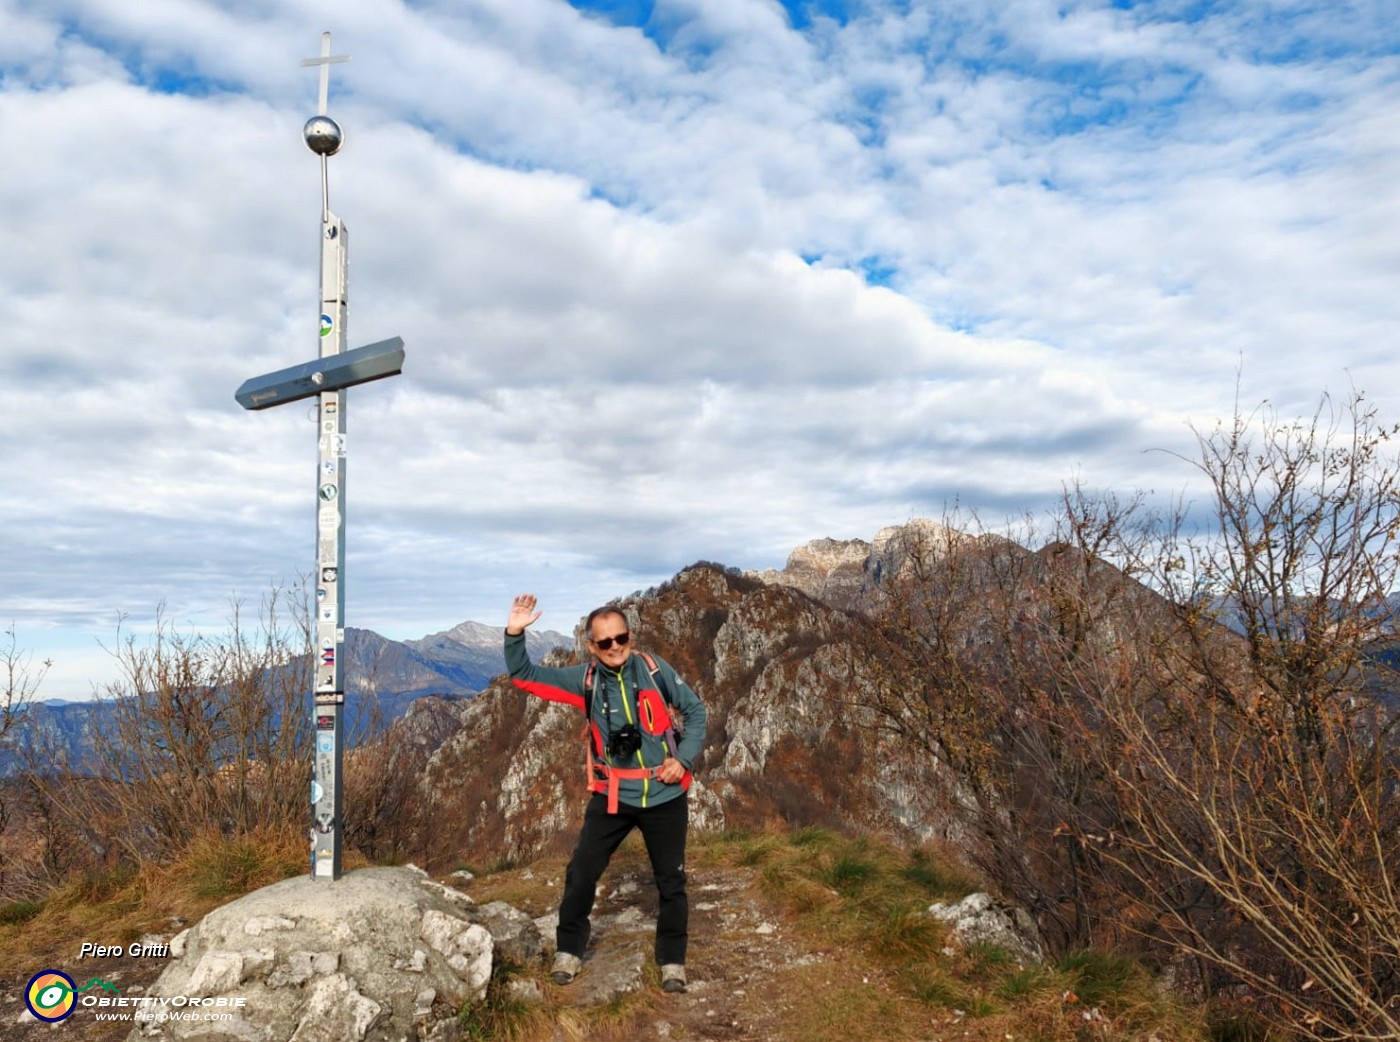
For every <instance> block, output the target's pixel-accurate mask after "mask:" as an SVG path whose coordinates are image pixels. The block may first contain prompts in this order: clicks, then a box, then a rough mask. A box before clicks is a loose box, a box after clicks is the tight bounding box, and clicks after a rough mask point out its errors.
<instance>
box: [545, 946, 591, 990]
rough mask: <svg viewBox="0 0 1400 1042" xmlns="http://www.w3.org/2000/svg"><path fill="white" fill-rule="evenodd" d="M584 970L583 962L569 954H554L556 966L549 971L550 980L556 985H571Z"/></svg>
mask: <svg viewBox="0 0 1400 1042" xmlns="http://www.w3.org/2000/svg"><path fill="white" fill-rule="evenodd" d="M581 969H583V960H582V959H580V958H579V957H578V956H577V955H570V954H569V953H568V952H555V953H554V966H553V967H551V969H550V971H549V979H550V980H552V981H553V982H554V983H555V984H569V983H571V982H572V981H573V979H574V978H575V977H577V976H578V971H579V970H581Z"/></svg>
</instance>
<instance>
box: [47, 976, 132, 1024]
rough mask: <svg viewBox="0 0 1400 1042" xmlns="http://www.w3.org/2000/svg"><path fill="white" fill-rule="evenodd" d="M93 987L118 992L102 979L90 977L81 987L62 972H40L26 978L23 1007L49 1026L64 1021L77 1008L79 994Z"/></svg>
mask: <svg viewBox="0 0 1400 1042" xmlns="http://www.w3.org/2000/svg"><path fill="white" fill-rule="evenodd" d="M93 986H100V987H102V988H105V989H106V990H107V991H119V990H120V989H118V988H117V987H115V986H114V985H111V984H108V983H107V982H106V981H105V980H100V979H98V978H97V977H93V978H92V980H90V981H88V982H87V983H86V984H84V985H83V986H82V987H81V988H80V987H78V986H77V985H76V984H74V983H73V978H72V977H70V976H68V974H66V973H64V972H63V971H62V970H40V971H39V972H38V973H36V974H34V976H32V977H30V978H29V987H27V988H25V989H24V1004H25V1005H26V1006H28V1007H29V1012H30V1013H32V1014H34V1016H35V1017H37V1018H38V1019H39V1020H42V1021H44V1022H45V1023H48V1024H57V1023H58V1022H59V1021H60V1020H67V1019H68V1017H69V1016H70V1015H71V1014H72V1013H73V1010H74V1009H75V1008H77V1005H78V993H79V992H82V991H87V990H88V988H91V987H93Z"/></svg>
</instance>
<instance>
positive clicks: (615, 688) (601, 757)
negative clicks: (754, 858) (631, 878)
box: [505, 593, 705, 992]
mask: <svg viewBox="0 0 1400 1042" xmlns="http://www.w3.org/2000/svg"><path fill="white" fill-rule="evenodd" d="M536 603H537V602H536V600H535V595H534V594H531V593H522V594H520V595H519V596H518V597H516V598H515V600H514V602H513V603H512V604H511V609H510V617H509V618H508V619H507V620H506V636H505V653H506V668H507V669H509V670H510V677H511V681H512V682H513V683H514V684H515V686H516V687H518V688H520V689H521V690H523V691H528V692H529V693H530V694H532V695H536V696H538V697H540V698H545V699H549V700H550V701H555V702H564V703H566V704H568V705H573V706H577V707H578V708H579V709H582V710H583V711H584V712H585V713H586V714H587V719H588V736H587V751H586V757H587V762H588V787H589V790H590V791H592V793H593V798H592V799H591V800H590V801H589V803H588V809H587V811H586V812H585V814H584V818H583V830H582V831H581V832H580V833H579V837H578V844H577V845H576V846H575V847H574V853H573V857H572V858H571V859H570V861H569V868H568V871H567V872H566V873H565V876H564V897H563V900H562V901H561V902H560V904H559V928H558V931H557V933H556V934H555V954H554V966H553V969H552V971H551V976H552V977H553V979H554V982H555V983H556V984H568V983H569V982H570V981H572V980H573V979H574V977H575V976H577V975H578V972H579V970H580V969H581V968H582V965H583V951H584V948H585V947H586V946H587V944H588V934H589V929H590V925H589V918H588V917H589V915H590V913H591V912H592V911H593V899H594V895H595V894H596V892H597V887H598V880H599V878H600V877H601V876H602V874H603V870H604V869H605V868H607V867H608V862H609V861H610V860H612V856H613V853H614V852H615V851H616V850H617V848H618V846H619V845H620V844H621V843H622V841H623V839H625V838H626V837H627V834H628V833H629V832H631V831H632V830H633V829H634V828H636V829H640V830H641V832H642V839H643V840H645V841H646V848H647V856H648V857H649V858H650V859H651V868H652V873H653V874H654V875H655V877H656V891H657V895H658V897H659V898H660V908H659V911H658V913H657V917H656V963H657V965H658V966H660V967H661V987H662V988H663V989H664V990H666V991H670V992H680V991H685V987H686V979H685V952H686V942H687V938H688V933H687V930H688V923H689V919H690V904H689V901H688V900H687V898H686V893H685V840H686V828H687V824H688V818H689V814H688V811H689V808H688V801H687V799H686V793H687V791H688V790H689V789H690V780H691V775H690V769H691V766H692V765H693V764H694V762H695V758H696V757H697V756H699V755H700V750H701V749H702V748H703V747H704V744H705V706H704V704H703V703H702V702H701V701H700V697H699V696H698V695H696V693H695V692H694V691H692V690H691V689H690V687H689V686H688V685H687V684H686V683H685V681H683V680H681V678H680V677H679V676H677V675H676V671H675V670H674V669H672V668H671V667H670V665H668V664H667V663H666V662H664V661H662V660H661V659H659V658H654V657H653V656H651V655H648V654H647V653H645V652H638V653H636V654H633V650H632V647H631V643H630V642H631V633H630V632H628V626H627V616H626V615H624V614H623V613H622V611H621V610H620V609H618V608H615V607H605V608H596V609H594V610H593V611H592V612H590V613H589V615H588V619H587V621H586V622H585V623H584V631H585V633H586V635H587V641H588V650H589V653H590V660H589V662H588V663H586V664H584V665H581V666H568V667H565V668H562V669H551V668H546V667H543V666H536V665H535V664H534V663H533V662H531V661H530V656H529V654H528V653H527V652H526V650H525V630H526V628H528V627H529V626H531V625H532V624H533V623H534V622H535V621H536V620H537V619H539V617H540V615H541V612H539V611H538V610H537V609H536Z"/></svg>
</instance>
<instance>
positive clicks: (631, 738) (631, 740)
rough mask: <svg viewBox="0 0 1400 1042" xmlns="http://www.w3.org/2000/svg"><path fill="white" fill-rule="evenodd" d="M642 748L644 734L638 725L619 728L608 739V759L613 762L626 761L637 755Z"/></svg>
mask: <svg viewBox="0 0 1400 1042" xmlns="http://www.w3.org/2000/svg"><path fill="white" fill-rule="evenodd" d="M641 747H642V732H641V731H639V730H637V725H636V724H628V725H626V726H625V727H619V728H618V729H617V730H616V731H614V732H613V733H612V735H611V736H610V737H609V738H608V757H609V758H610V759H613V760H626V759H630V758H631V757H633V756H636V755H637V750H638V749H640V748H641Z"/></svg>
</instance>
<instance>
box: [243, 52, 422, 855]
mask: <svg viewBox="0 0 1400 1042" xmlns="http://www.w3.org/2000/svg"><path fill="white" fill-rule="evenodd" d="M348 60H349V56H348V55H332V54H331V34H330V33H323V34H322V35H321V56H320V57H319V58H307V59H304V60H303V61H302V63H301V64H302V65H311V66H320V69H321V90H320V108H319V111H318V113H317V114H316V115H315V116H313V117H311V119H309V120H307V121H306V125H305V127H303V128H302V135H303V137H305V139H306V144H307V147H309V148H310V149H311V151H313V152H315V153H316V154H317V155H319V156H320V157H321V307H320V312H321V323H320V338H321V340H320V343H321V350H320V356H319V357H318V358H316V359H314V360H312V361H310V362H304V363H302V364H301V365H296V366H292V367H291V368H290V369H282V370H279V371H277V372H275V373H267V374H265V375H263V376H255V377H253V378H252V379H250V380H245V381H244V383H243V386H241V387H240V388H239V389H238V391H237V392H236V394H235V395H234V397H235V398H237V400H238V402H239V403H240V404H241V405H242V406H243V407H244V408H245V409H266V408H270V407H271V406H274V405H283V404H285V403H287V402H294V401H299V400H301V399H303V398H310V397H312V396H313V395H314V396H315V397H316V398H317V401H318V414H317V461H316V569H315V572H314V573H313V574H314V578H315V580H316V619H315V624H314V632H315V634H316V643H315V654H316V661H315V662H314V663H313V666H312V668H313V670H314V678H315V679H314V694H315V705H314V707H313V714H312V715H313V720H314V724H315V732H314V733H315V741H316V747H315V752H314V756H315V759H314V760H313V773H312V782H311V816H312V824H311V875H312V878H315V879H330V880H335V879H339V878H340V848H341V837H342V835H343V832H344V825H343V819H342V814H341V768H342V764H343V758H344V718H343V717H344V710H345V655H344V645H345V389H346V388H347V387H353V386H354V385H356V384H362V383H367V382H368V381H370V380H380V379H383V378H384V377H388V376H396V375H398V374H399V373H400V372H401V371H402V370H403V356H404V352H403V341H402V340H400V339H399V338H398V337H392V338H390V339H389V340H382V341H379V342H378V343H374V344H369V345H366V346H365V347H357V348H355V349H354V350H352V351H347V350H345V333H346V311H347V299H346V274H345V273H346V256H347V252H348V248H349V243H348V242H347V240H346V233H345V225H344V223H343V222H342V221H341V220H340V218H339V217H337V216H336V215H335V214H334V213H332V212H331V208H330V182H329V178H328V173H327V161H328V160H329V159H330V157H331V156H333V155H335V153H336V152H338V151H339V150H340V146H341V143H342V141H343V140H344V134H343V133H342V131H341V129H340V125H339V124H338V123H336V121H335V120H333V119H331V118H330V116H328V115H326V102H327V96H328V94H329V90H330V65H331V63H334V62H343V61H348Z"/></svg>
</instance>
